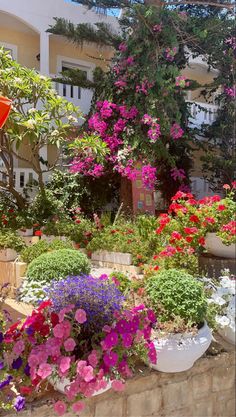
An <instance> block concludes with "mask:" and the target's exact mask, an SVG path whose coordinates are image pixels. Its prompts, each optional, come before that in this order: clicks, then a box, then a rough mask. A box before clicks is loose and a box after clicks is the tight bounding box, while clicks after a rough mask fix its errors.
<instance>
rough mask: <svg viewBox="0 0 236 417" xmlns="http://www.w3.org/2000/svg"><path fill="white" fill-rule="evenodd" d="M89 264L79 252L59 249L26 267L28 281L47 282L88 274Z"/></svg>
mask: <svg viewBox="0 0 236 417" xmlns="http://www.w3.org/2000/svg"><path fill="white" fill-rule="evenodd" d="M89 272H90V263H89V260H88V258H87V257H86V256H85V255H84V254H83V253H81V252H79V251H76V250H72V249H60V250H55V251H52V252H49V253H44V254H42V255H40V256H39V257H38V258H36V259H34V260H33V261H32V262H31V263H30V264H29V266H28V269H27V278H28V280H29V281H31V280H35V281H41V280H42V281H47V282H49V283H50V281H51V280H53V279H56V280H57V279H60V278H66V277H67V276H69V275H81V274H88V273H89Z"/></svg>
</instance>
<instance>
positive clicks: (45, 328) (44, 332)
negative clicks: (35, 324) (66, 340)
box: [39, 324, 50, 337]
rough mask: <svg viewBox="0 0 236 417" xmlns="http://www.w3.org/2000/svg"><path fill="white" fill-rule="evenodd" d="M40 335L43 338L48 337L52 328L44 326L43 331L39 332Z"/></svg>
mask: <svg viewBox="0 0 236 417" xmlns="http://www.w3.org/2000/svg"><path fill="white" fill-rule="evenodd" d="M39 333H40V334H41V336H44V337H45V336H48V335H49V333H50V327H49V325H48V324H44V325H43V326H42V327H41V329H40V330H39Z"/></svg>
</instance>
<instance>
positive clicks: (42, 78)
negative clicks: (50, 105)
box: [39, 75, 47, 80]
mask: <svg viewBox="0 0 236 417" xmlns="http://www.w3.org/2000/svg"><path fill="white" fill-rule="evenodd" d="M39 78H40V80H47V77H45V76H44V75H40V76H39Z"/></svg>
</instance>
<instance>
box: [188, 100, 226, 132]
mask: <svg viewBox="0 0 236 417" xmlns="http://www.w3.org/2000/svg"><path fill="white" fill-rule="evenodd" d="M188 103H189V105H190V113H191V118H190V120H189V122H190V127H192V128H194V127H197V128H199V127H201V126H202V125H203V124H206V125H212V123H213V122H214V121H215V120H216V117H217V112H218V109H219V106H217V105H215V104H208V103H200V102H191V101H188Z"/></svg>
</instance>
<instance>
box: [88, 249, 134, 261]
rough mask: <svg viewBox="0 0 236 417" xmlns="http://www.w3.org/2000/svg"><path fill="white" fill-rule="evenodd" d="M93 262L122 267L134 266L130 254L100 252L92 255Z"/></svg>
mask: <svg viewBox="0 0 236 417" xmlns="http://www.w3.org/2000/svg"><path fill="white" fill-rule="evenodd" d="M91 259H92V261H102V262H110V263H115V264H121V265H132V255H131V254H130V253H121V252H108V251H106V250H99V251H96V252H94V253H92V257H91Z"/></svg>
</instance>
